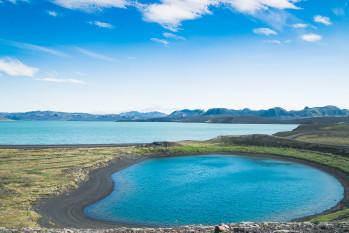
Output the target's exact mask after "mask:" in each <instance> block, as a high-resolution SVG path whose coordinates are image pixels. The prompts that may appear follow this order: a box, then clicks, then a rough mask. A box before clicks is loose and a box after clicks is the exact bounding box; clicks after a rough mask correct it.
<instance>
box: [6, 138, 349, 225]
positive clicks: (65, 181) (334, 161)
mask: <svg viewBox="0 0 349 233" xmlns="http://www.w3.org/2000/svg"><path fill="white" fill-rule="evenodd" d="M215 152H247V153H255V154H273V155H280V156H285V157H292V158H298V159H303V160H308V161H313V162H317V163H320V164H324V165H327V166H331V167H334V168H337V169H339V170H341V171H344V172H347V173H349V158H348V157H342V156H339V155H334V154H326V153H320V152H312V151H306V150H299V149H292V148H277V147H262V146H243V145H237V144H228V143H223V142H220V141H217V140H216V141H214V142H212V141H208V142H183V143H180V144H174V145H172V144H171V145H162V144H160V145H155V144H154V145H151V146H142V147H112V148H66V149H30V150H28V149H0V199H1V203H0V226H6V227H35V226H38V223H37V221H38V219H39V217H40V216H39V215H38V213H36V212H35V210H34V209H33V205H34V204H35V203H36V202H37V201H38V200H39V199H40V198H42V197H45V196H47V195H54V194H58V193H61V192H64V191H66V190H69V189H72V188H75V187H77V185H78V184H79V183H80V182H81V181H82V180H85V179H86V177H87V174H88V171H89V170H91V169H95V168H97V167H101V166H105V165H106V164H107V163H108V162H109V161H111V160H113V159H117V158H119V157H121V156H124V155H129V156H132V155H134V154H141V155H149V154H161V155H177V154H178V155H179V154H198V153H215ZM348 218H349V209H345V210H342V211H338V212H336V213H333V214H330V215H324V216H321V217H318V218H315V219H314V220H315V221H325V220H326V221H327V220H336V219H348Z"/></svg>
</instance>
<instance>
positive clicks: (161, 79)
mask: <svg viewBox="0 0 349 233" xmlns="http://www.w3.org/2000/svg"><path fill="white" fill-rule="evenodd" d="M348 16H349V1H348V0H345V1H343V0H333V1H328V0H157V1H156V0H154V1H146V0H139V1H135V0H46V1H45V0H41V1H39V0H0V30H1V33H0V99H1V101H0V112H4V111H11V112H13V111H29V110H58V111H69V112H76V111H80V112H92V113H111V112H115V113H116V112H123V111H129V110H140V111H152V110H160V111H165V112H169V111H172V110H175V109H180V108H201V109H207V108H211V107H227V108H236V109H239V108H245V107H248V108H253V109H261V108H269V107H274V106H280V107H284V108H286V109H300V108H303V107H304V106H322V105H327V104H332V105H337V106H339V107H343V108H349V101H348V99H349V88H348V87H349V66H348V61H349V45H348V41H349V17H348Z"/></svg>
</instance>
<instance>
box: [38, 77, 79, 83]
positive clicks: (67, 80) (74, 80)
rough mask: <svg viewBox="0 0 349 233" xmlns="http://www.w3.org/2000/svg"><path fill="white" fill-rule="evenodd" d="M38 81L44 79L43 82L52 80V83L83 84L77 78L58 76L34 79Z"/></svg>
mask: <svg viewBox="0 0 349 233" xmlns="http://www.w3.org/2000/svg"><path fill="white" fill-rule="evenodd" d="M36 80H38V81H44V82H53V83H71V84H85V82H84V81H82V80H79V79H71V78H68V79H60V78H54V77H46V78H38V79H36Z"/></svg>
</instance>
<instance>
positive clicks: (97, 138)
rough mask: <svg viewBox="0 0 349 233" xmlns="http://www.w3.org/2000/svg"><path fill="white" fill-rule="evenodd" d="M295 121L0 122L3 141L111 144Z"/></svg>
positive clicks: (275, 127)
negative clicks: (264, 122)
mask: <svg viewBox="0 0 349 233" xmlns="http://www.w3.org/2000/svg"><path fill="white" fill-rule="evenodd" d="M295 127H296V125H279V124H205V123H156V122H151V123H148V122H79V121H13V122H0V144H15V145H20V144H108V143H111V144H112V143H146V142H154V141H179V140H186V139H193V140H206V139H210V138H213V137H216V136H220V135H243V134H273V133H276V132H279V131H289V130H292V129H294V128H295Z"/></svg>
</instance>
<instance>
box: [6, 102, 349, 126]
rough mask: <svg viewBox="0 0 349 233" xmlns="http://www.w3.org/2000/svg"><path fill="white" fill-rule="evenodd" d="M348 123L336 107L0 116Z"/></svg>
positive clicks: (346, 114)
mask: <svg viewBox="0 0 349 233" xmlns="http://www.w3.org/2000/svg"><path fill="white" fill-rule="evenodd" d="M347 117H348V119H349V110H348V109H340V108H338V107H336V106H332V105H327V106H324V107H312V108H311V107H305V108H304V109H302V110H290V111H288V110H285V109H283V108H280V107H274V108H269V109H261V110H251V109H249V108H244V109H240V110H235V109H228V108H210V109H208V110H206V111H205V110H202V109H193V110H190V109H182V110H177V111H174V112H172V113H170V114H165V113H162V112H156V111H154V112H138V111H131V112H124V113H119V114H90V113H68V112H56V111H31V112H17V113H4V112H3V113H0V118H4V119H9V120H26V121H36V120H41V121H49V120H57V121H149V122H205V123H286V122H292V121H294V122H297V121H306V120H307V119H316V120H317V121H319V120H320V119H322V118H323V119H324V120H326V121H328V119H329V118H336V119H334V120H333V121H336V120H339V118H343V120H344V121H346V118H347Z"/></svg>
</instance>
